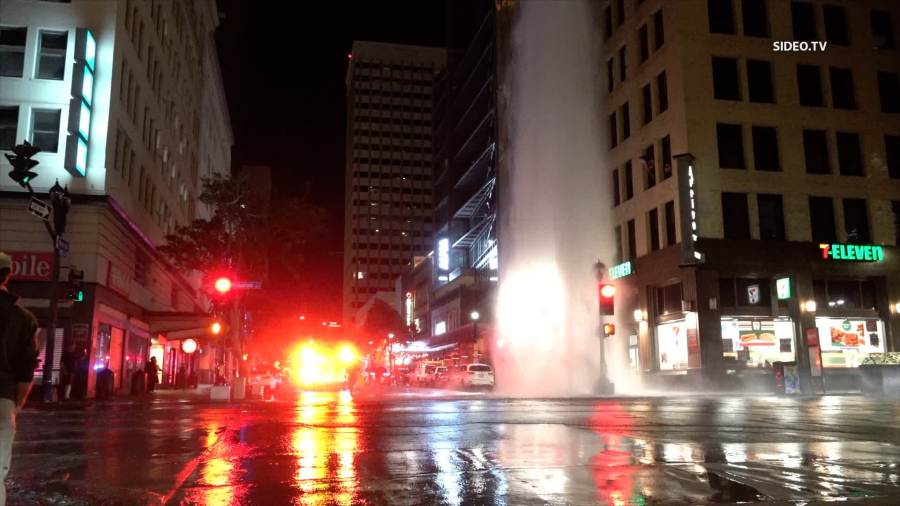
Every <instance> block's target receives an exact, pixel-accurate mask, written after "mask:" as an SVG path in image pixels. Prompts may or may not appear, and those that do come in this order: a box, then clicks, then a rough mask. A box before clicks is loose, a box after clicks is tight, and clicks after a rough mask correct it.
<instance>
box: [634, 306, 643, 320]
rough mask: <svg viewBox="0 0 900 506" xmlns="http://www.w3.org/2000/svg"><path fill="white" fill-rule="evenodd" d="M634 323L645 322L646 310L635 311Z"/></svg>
mask: <svg viewBox="0 0 900 506" xmlns="http://www.w3.org/2000/svg"><path fill="white" fill-rule="evenodd" d="M634 321H636V322H638V323H640V322H642V321H644V310H643V309H635V310H634Z"/></svg>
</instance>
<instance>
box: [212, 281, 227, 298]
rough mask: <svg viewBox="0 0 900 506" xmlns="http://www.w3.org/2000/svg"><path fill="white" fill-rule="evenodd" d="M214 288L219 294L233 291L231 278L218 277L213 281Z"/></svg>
mask: <svg viewBox="0 0 900 506" xmlns="http://www.w3.org/2000/svg"><path fill="white" fill-rule="evenodd" d="M213 288H215V290H216V291H217V292H219V295H226V294H227V293H228V292H230V291H231V280H230V279H229V278H226V277H221V278H218V279H216V282H215V283H213Z"/></svg>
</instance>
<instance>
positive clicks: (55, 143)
mask: <svg viewBox="0 0 900 506" xmlns="http://www.w3.org/2000/svg"><path fill="white" fill-rule="evenodd" d="M61 112H62V111H60V110H59V109H57V110H51V111H47V110H38V109H35V110H34V111H33V113H32V132H31V143H32V144H34V145H35V146H37V147H39V148H41V151H45V152H48V153H55V152H56V151H57V149H58V147H59V119H60V115H61Z"/></svg>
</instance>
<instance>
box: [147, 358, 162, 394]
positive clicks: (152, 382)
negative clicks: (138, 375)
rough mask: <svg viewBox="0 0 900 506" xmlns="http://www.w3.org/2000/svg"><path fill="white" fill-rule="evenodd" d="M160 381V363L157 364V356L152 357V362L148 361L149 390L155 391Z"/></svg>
mask: <svg viewBox="0 0 900 506" xmlns="http://www.w3.org/2000/svg"><path fill="white" fill-rule="evenodd" d="M158 383H159V365H157V364H156V357H150V362H148V363H147V391H148V392H153V391H155V390H156V385H157V384H158Z"/></svg>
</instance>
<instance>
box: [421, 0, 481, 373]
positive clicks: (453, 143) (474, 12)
mask: <svg viewBox="0 0 900 506" xmlns="http://www.w3.org/2000/svg"><path fill="white" fill-rule="evenodd" d="M451 4H452V5H451V6H450V15H449V16H448V19H449V25H450V26H449V29H448V34H449V39H448V40H449V44H450V45H451V47H450V48H449V50H448V68H447V71H446V72H445V73H444V74H443V75H441V76H440V77H439V78H438V80H437V81H436V84H435V105H434V153H435V155H434V175H435V176H434V177H435V178H434V205H435V211H434V250H433V257H432V263H433V266H434V276H433V281H434V286H433V291H432V294H431V300H430V304H431V317H430V329H428V330H429V334H430V336H431V338H430V341H431V344H432V345H444V346H445V345H447V344H451V343H457V342H464V343H469V344H467V345H466V346H467V347H471V346H472V344H474V347H475V349H474V350H472V351H473V352H476V351H477V353H478V354H479V355H480V354H482V353H483V352H484V343H483V340H484V336H485V335H487V334H489V333H490V329H491V328H492V321H491V320H492V319H491V317H490V314H491V313H492V308H493V305H494V304H493V299H494V296H495V293H496V287H497V282H498V274H497V268H498V265H497V248H498V244H497V231H496V218H497V216H496V209H497V199H498V196H497V188H496V182H497V180H496V176H497V158H498V149H497V57H496V18H495V13H494V9H493V3H492V2H484V1H464V2H459V3H458V4H457V3H456V2H451ZM476 329H478V330H477V331H476ZM473 341H478V343H473Z"/></svg>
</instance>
